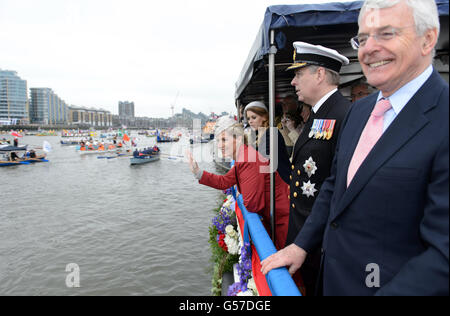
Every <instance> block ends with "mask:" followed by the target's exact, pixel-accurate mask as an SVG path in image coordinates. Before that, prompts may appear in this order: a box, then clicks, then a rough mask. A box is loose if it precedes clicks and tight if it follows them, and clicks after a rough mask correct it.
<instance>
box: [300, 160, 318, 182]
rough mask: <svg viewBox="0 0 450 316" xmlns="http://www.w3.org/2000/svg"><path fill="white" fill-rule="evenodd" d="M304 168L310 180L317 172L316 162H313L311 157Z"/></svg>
mask: <svg viewBox="0 0 450 316" xmlns="http://www.w3.org/2000/svg"><path fill="white" fill-rule="evenodd" d="M303 168H305V172H306V173H307V174H308V177H310V178H311V176H312V175H313V174H315V173H316V171H317V166H316V162H315V161H314V160H313V158H312V157H309V159H308V160H306V161H305V164H304V165H303Z"/></svg>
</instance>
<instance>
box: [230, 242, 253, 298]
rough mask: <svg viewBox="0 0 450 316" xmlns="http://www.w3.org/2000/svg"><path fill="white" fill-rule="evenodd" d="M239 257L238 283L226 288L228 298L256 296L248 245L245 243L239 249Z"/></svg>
mask: <svg viewBox="0 0 450 316" xmlns="http://www.w3.org/2000/svg"><path fill="white" fill-rule="evenodd" d="M240 253H241V256H240V260H239V263H238V265H237V272H238V274H239V281H238V282H236V283H234V284H233V285H231V286H230V287H229V288H228V293H227V295H228V296H255V295H258V291H257V289H256V284H255V280H254V279H253V274H252V254H251V252H250V244H249V243H245V244H244V245H243V246H242V248H241V251H240Z"/></svg>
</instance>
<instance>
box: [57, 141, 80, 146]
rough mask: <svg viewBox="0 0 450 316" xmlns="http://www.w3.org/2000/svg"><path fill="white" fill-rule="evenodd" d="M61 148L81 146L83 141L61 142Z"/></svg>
mask: <svg viewBox="0 0 450 316" xmlns="http://www.w3.org/2000/svg"><path fill="white" fill-rule="evenodd" d="M60 142H61V146H76V145H80V143H81V140H61V141H60Z"/></svg>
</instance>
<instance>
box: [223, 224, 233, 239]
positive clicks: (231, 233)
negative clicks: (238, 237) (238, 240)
mask: <svg viewBox="0 0 450 316" xmlns="http://www.w3.org/2000/svg"><path fill="white" fill-rule="evenodd" d="M225 233H227V235H230V236H231V237H233V235H235V234H236V231H235V230H234V227H233V225H228V226H227V227H225Z"/></svg>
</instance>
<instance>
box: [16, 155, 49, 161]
mask: <svg viewBox="0 0 450 316" xmlns="http://www.w3.org/2000/svg"><path fill="white" fill-rule="evenodd" d="M45 157H46V156H45V155H42V156H37V157H26V158H22V159H21V160H20V162H28V163H36V162H48V160H47V159H45Z"/></svg>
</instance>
